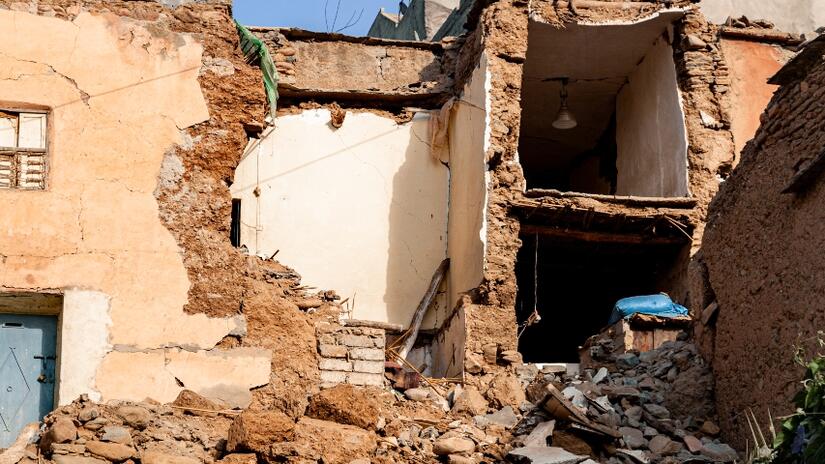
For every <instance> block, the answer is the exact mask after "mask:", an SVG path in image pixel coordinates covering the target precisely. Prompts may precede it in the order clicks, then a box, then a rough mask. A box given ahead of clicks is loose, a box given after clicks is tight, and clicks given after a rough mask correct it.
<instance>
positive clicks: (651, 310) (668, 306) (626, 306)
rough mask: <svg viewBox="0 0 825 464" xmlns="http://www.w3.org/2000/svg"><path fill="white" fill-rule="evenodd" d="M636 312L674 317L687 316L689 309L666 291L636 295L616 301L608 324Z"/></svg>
mask: <svg viewBox="0 0 825 464" xmlns="http://www.w3.org/2000/svg"><path fill="white" fill-rule="evenodd" d="M636 313H642V314H649V315H651V316H657V317H664V318H674V317H685V316H687V315H688V310H687V308H685V307H684V306H682V305H680V304H676V303H674V302H673V300H671V299H670V297H669V296H668V295H666V294H664V293H660V294H658V295H648V296H634V297H630V298H624V299H621V300H619V301H618V302H616V306H614V307H613V314H612V315H611V316H610V322H609V323H608V325H613V324H615V323H617V322H619V321H620V320H622V319H625V318H627V317H630V316H632V315H634V314H636Z"/></svg>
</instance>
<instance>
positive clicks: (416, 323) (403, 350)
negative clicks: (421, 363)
mask: <svg viewBox="0 0 825 464" xmlns="http://www.w3.org/2000/svg"><path fill="white" fill-rule="evenodd" d="M448 269H450V259H449V258H447V259H445V260H444V261H442V262H441V264H440V265H439V266H438V269H436V270H435V274H433V278H432V280H431V281H430V286H429V288H427V292H426V293H425V294H424V298H421V302H420V303H418V308H416V310H415V313H414V314H413V318H412V322H410V330H409V335H407V338H406V339H405V340H404V343H403V344H402V345H401V347H400V348H399V349H398V355H399V356H400V357H401V358H403V359H406V358H407V355H408V354H409V353H410V351H411V350H412V347H413V345H414V344H415V339H416V338H418V331H419V330H420V329H421V322H423V321H424V315H425V314H427V309H428V308H429V307H430V306H431V305H432V303H433V300H434V299H435V295H436V293H437V292H438V287H439V286H441V282H442V281H443V280H444V276H445V275H446V274H447V270H448Z"/></svg>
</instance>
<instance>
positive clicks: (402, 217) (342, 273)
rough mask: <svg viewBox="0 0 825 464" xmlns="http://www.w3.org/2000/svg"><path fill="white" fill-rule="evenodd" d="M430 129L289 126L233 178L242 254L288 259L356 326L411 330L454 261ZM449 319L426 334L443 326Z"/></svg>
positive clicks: (420, 119) (288, 122) (351, 119)
mask: <svg viewBox="0 0 825 464" xmlns="http://www.w3.org/2000/svg"><path fill="white" fill-rule="evenodd" d="M429 117H430V116H429V114H428V113H424V112H421V113H418V114H417V115H416V116H415V117H414V118H413V120H412V121H411V122H409V123H405V124H397V123H396V122H395V121H393V120H392V119H389V118H385V117H381V116H378V115H375V114H372V113H348V114H347V116H346V119H345V121H344V124H343V126H342V127H341V128H340V129H333V128H332V127H331V126H330V124H329V122H330V113H329V111H328V110H311V111H305V112H303V113H301V114H297V115H290V116H283V117H281V118H279V119H278V121H277V123H276V127H275V128H274V129H273V130H271V131H270V132H268V133H266V134H264V136H263V138H262V140H261V141H260V142H256V143H253V144H251V145H250V147H249V148H248V150H247V152H246V154H245V156H244V158H243V160H242V161H241V162H240V164H239V166H238V169H237V170H236V172H235V183H234V184H233V185H232V194H233V197H234V198H240V199H241V200H242V213H241V216H242V227H241V239H242V242H243V243H244V244H245V245H246V246H247V247H248V248H249V250H250V252H252V253H256V254H259V255H261V256H267V257H269V256H271V255H273V254H274V253H276V252H277V251H278V250H280V252H279V253H278V260H279V261H280V262H282V263H284V264H286V265H288V266H290V267H292V268H294V269H298V270H299V271H300V273H301V274H302V276H303V283H304V284H305V285H310V286H314V287H318V288H319V289H334V290H336V291H337V292H338V293H339V294H340V295H341V297H342V298H344V299H347V298H348V299H349V302H348V303H349V306H348V307H349V308H353V303H354V309H353V314H352V317H354V318H357V319H368V320H375V321H385V322H391V323H398V324H404V325H407V324H409V322H410V320H411V319H412V314H413V312H414V311H415V308H416V306H417V305H418V303H419V301H420V300H421V297H422V296H423V295H424V293H425V291H426V289H427V287H428V285H429V283H430V280H431V278H432V275H433V272H435V270H436V268H437V267H438V265H439V263H440V262H441V261H442V260H443V259H444V258H445V257H446V254H447V202H448V196H449V193H448V187H449V185H448V184H449V172H448V169H447V167H446V166H445V165H443V164H442V163H441V162H439V161H438V160H435V159H433V157H432V156H431V155H430V150H429V143H428V137H429V131H428V127H427V126H428V121H429ZM256 189H259V190H260V196H258V197H256V196H255V191H256ZM345 307H347V305H345ZM444 308H445V304H444V302H443V301H440V302H439V304H438V307H437V308H436V310H435V311H433V310H431V311H430V312H429V315H428V318H427V319H425V322H424V324H425V325H424V326H425V327H426V328H431V327H434V326H436V327H437V326H438V325H440V323H441V322H443V318H444V316H445V310H444Z"/></svg>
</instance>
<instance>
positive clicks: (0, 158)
mask: <svg viewBox="0 0 825 464" xmlns="http://www.w3.org/2000/svg"><path fill="white" fill-rule="evenodd" d="M16 177H17V176H16V174H15V172H14V153H0V188H11V187H13V186H14V180H15V179H16Z"/></svg>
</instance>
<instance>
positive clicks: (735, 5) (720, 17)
mask: <svg viewBox="0 0 825 464" xmlns="http://www.w3.org/2000/svg"><path fill="white" fill-rule="evenodd" d="M699 6H700V8H701V9H702V13H704V14H705V16H706V17H707V18H708V19H709V20H710V21H711V22H713V23H716V24H722V23H724V22H725V20H726V19H727V18H728V16H731V17H733V18H739V17H741V16H742V15H744V16H747V17H748V18H750V19H757V18H764V19H767V20H769V21H771V22H773V23H774V24H775V25H776V27H777V28H778V29H780V30H783V31H785V32H793V33H796V34H810V33H811V32H812V31H814V30H816V29H817V28H818V27H821V26H825V0H702V3H701V4H700V5H699Z"/></svg>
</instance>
